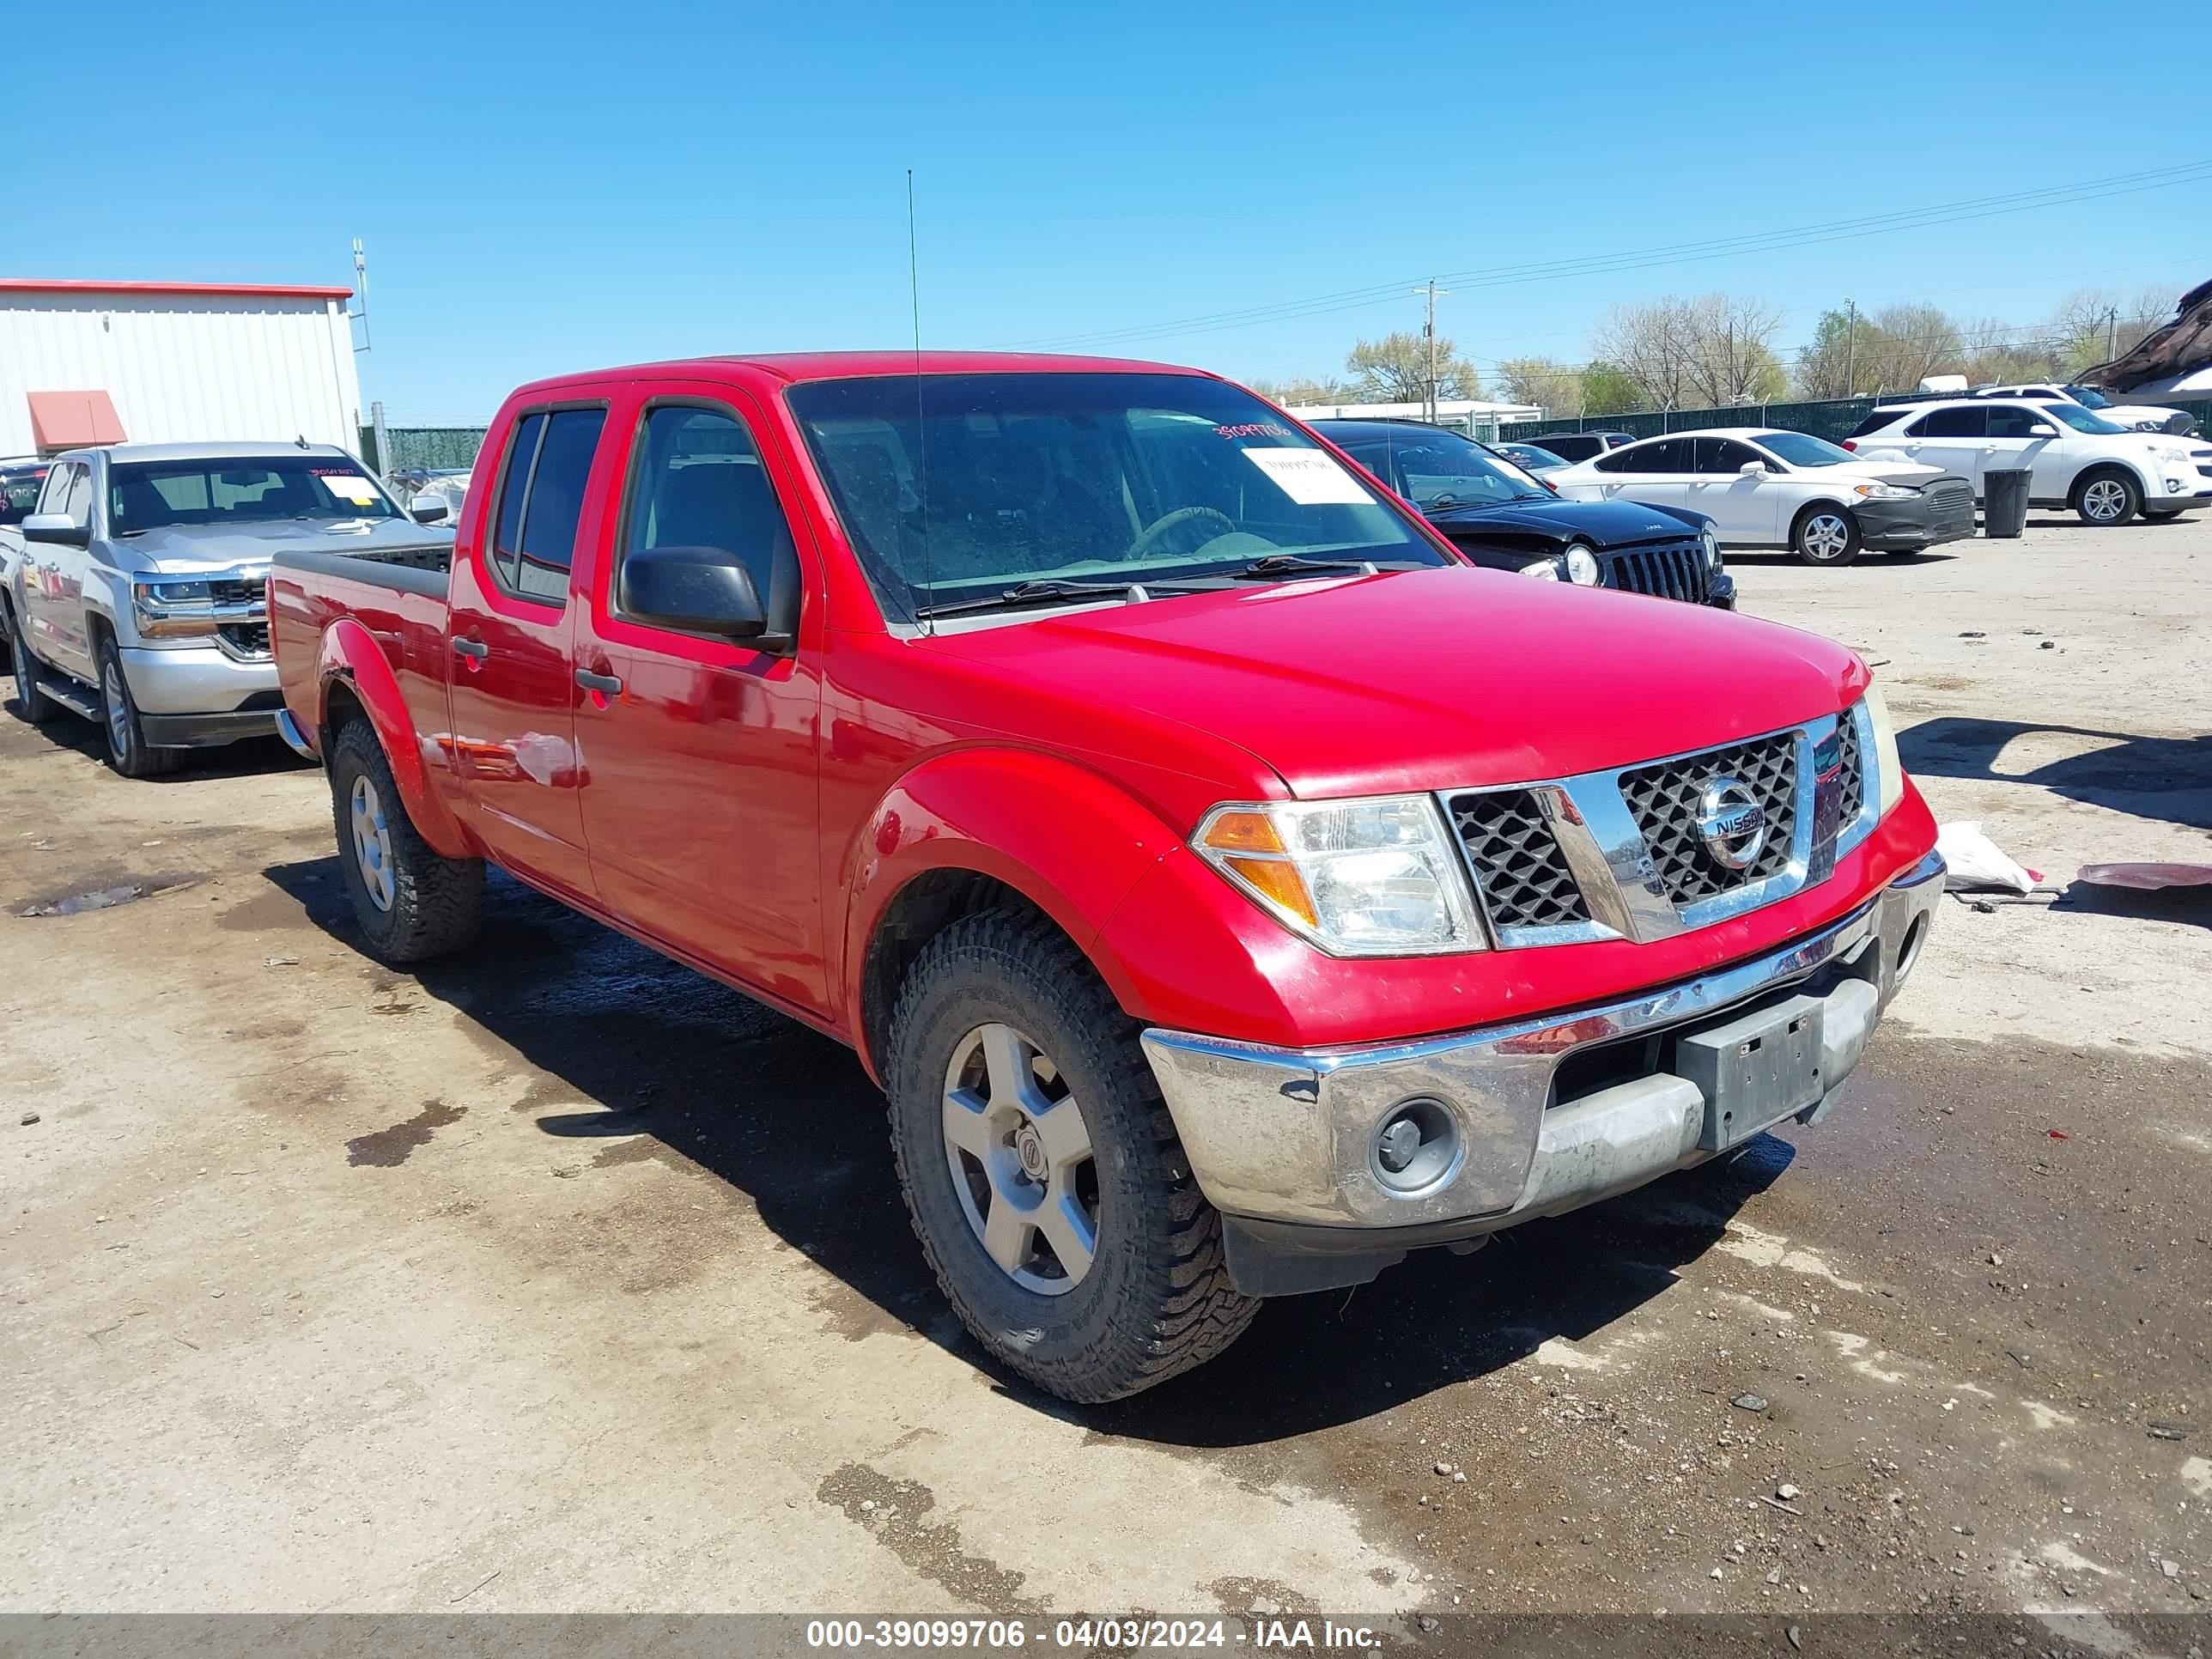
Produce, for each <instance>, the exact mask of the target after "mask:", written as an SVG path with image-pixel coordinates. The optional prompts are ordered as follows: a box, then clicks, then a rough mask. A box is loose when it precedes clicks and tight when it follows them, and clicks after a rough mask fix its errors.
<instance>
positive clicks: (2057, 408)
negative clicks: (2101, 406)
mask: <svg viewBox="0 0 2212 1659" xmlns="http://www.w3.org/2000/svg"><path fill="white" fill-rule="evenodd" d="M2043 412H2044V413H2045V415H2048V416H2051V418H2052V419H2053V420H2059V421H2063V422H2066V424H2067V425H2069V426H2070V427H2072V428H2074V429H2075V431H2076V432H2093V433H2095V434H2096V435H2099V436H2100V437H2105V436H2109V435H2112V434H2113V433H2115V432H2125V431H2126V430H2127V428H2125V427H2124V426H2122V425H2121V424H2120V423H2119V422H2118V421H2108V420H2106V418H2105V417H2104V416H2101V415H2094V414H2092V413H2091V412H2090V411H2089V410H2086V409H2084V408H2082V407H2081V404H2046V405H2045V408H2044V410H2043Z"/></svg>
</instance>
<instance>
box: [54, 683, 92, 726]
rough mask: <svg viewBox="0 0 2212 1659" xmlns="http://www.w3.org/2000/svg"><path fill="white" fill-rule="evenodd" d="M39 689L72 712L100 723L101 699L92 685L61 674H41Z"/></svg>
mask: <svg viewBox="0 0 2212 1659" xmlns="http://www.w3.org/2000/svg"><path fill="white" fill-rule="evenodd" d="M39 690H41V691H43V692H45V693H46V695H47V696H49V697H52V699H53V700H54V701H55V702H58V703H59V704H61V706H62V707H63V708H66V709H68V710H69V711H70V714H76V715H78V716H80V717H82V719H85V720H90V721H91V722H92V723H93V724H94V726H97V725H99V724H100V699H99V698H98V697H97V696H94V694H93V690H92V688H91V687H90V686H88V685H79V684H77V683H76V681H75V680H72V679H69V678H64V676H62V675H59V674H41V675H40V676H39Z"/></svg>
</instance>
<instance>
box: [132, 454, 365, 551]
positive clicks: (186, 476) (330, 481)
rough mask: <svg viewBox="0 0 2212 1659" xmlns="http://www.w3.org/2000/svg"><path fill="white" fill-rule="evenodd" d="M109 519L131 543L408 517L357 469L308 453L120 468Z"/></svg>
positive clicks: (143, 463)
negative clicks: (196, 529) (225, 527)
mask: <svg viewBox="0 0 2212 1659" xmlns="http://www.w3.org/2000/svg"><path fill="white" fill-rule="evenodd" d="M107 515H108V522H109V524H110V525H111V526H112V528H113V531H114V533H115V534H117V535H118V536H128V535H132V534H135V533H136V532H139V531H142V530H160V529H164V528H167V526H172V525H199V524H218V525H219V524H246V523H249V522H254V521H259V520H270V519H312V520H325V519H333V520H335V519H396V518H398V517H399V516H400V513H399V509H398V507H395V506H393V505H392V499H391V497H390V496H388V495H386V494H385V493H384V492H383V490H381V489H379V488H377V486H376V484H375V483H374V481H373V480H372V479H371V478H370V477H369V476H368V474H367V473H366V472H364V471H362V469H361V467H360V466H359V465H356V463H354V462H352V461H349V460H347V459H344V458H343V456H335V455H315V454H301V455H298V456H292V455H256V456H253V457H252V458H251V459H241V458H237V457H230V458H226V457H222V456H214V457H210V459H205V460H192V461H119V462H117V463H116V464H114V465H112V466H110V467H109V468H108V469H107Z"/></svg>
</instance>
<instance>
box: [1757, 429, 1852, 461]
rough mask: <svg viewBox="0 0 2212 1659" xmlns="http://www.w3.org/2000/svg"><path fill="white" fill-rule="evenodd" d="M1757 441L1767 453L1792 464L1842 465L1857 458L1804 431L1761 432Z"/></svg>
mask: <svg viewBox="0 0 2212 1659" xmlns="http://www.w3.org/2000/svg"><path fill="white" fill-rule="evenodd" d="M1757 442H1758V443H1759V447H1761V448H1763V449H1765V451H1766V452H1767V453H1769V454H1770V455H1773V456H1776V457H1778V458H1779V459H1782V460H1784V461H1787V462H1788V463H1789V464H1790V465H1792V466H1843V465H1846V464H1856V463H1857V460H1858V459H1859V458H1858V457H1857V456H1856V455H1854V454H1852V453H1851V452H1850V450H1848V449H1845V448H1844V447H1842V446H1841V445H1840V444H1832V443H1830V442H1829V441H1827V440H1826V438H1815V437H1814V436H1813V435H1811V434H1809V433H1805V432H1762V433H1760V434H1759V437H1758V439H1757Z"/></svg>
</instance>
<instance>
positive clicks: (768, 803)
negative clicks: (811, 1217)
mask: <svg viewBox="0 0 2212 1659" xmlns="http://www.w3.org/2000/svg"><path fill="white" fill-rule="evenodd" d="M618 418H619V419H620V421H621V422H622V426H623V434H622V442H621V443H620V445H619V446H617V447H620V448H622V449H623V450H624V451H625V452H626V454H627V459H626V460H625V462H624V464H623V477H624V479H625V480H626V482H625V483H624V484H623V492H622V500H621V502H620V505H619V508H618V510H617V512H615V513H611V514H610V520H611V522H610V523H609V524H608V526H606V532H605V534H604V535H603V536H602V537H601V538H599V539H597V540H595V541H594V543H593V544H592V552H591V555H590V562H589V564H588V566H587V568H586V569H584V570H583V571H582V572H580V582H581V583H583V584H588V592H589V593H590V595H591V599H590V611H589V614H588V615H586V616H585V617H583V618H582V619H581V620H580V623H579V628H578V635H577V667H578V677H579V679H580V681H581V682H582V684H583V687H584V696H583V699H582V702H581V703H580V707H579V709H578V712H577V717H576V741H577V749H578V752H579V756H580V763H581V772H582V776H583V779H584V787H583V814H584V831H585V835H586V837H587V839H588V841H589V842H590V846H591V852H592V876H593V879H594V880H595V882H596V883H597V885H598V889H599V902H600V903H601V904H602V905H603V906H604V907H605V909H606V910H607V912H608V913H609V914H610V915H611V916H612V917H613V918H614V919H615V920H616V921H619V922H620V923H622V924H623V926H624V927H629V928H631V929H634V930H635V931H636V932H638V933H642V934H644V935H646V936H647V937H648V938H650V939H654V940H656V941H658V942H659V943H661V944H663V945H668V946H671V947H672V948H673V949H674V950H675V951H677V952H678V954H680V955H683V956H685V957H690V958H691V959H692V960H694V961H696V962H697V963H701V964H702V965H704V966H708V967H710V968H713V969H716V970H717V971H719V972H720V973H722V974H725V975H728V976H730V977H732V978H735V979H738V980H741V981H744V982H745V983H747V984H749V985H750V986H753V987H758V988H759V989H761V990H762V991H763V992H765V993H767V994H769V995H770V996H772V997H774V998H776V999H778V1000H781V1001H783V1002H786V1003H788V1004H793V1005H795V1006H799V1007H801V1008H805V1009H812V1010H817V1011H822V1012H826V1011H827V1009H828V1007H829V987H828V982H827V973H826V969H825V968H824V965H823V964H824V963H825V961H826V959H827V957H828V956H829V951H828V948H827V941H826V938H825V927H824V921H823V908H822V860H821V829H820V820H819V811H818V799H817V771H818V747H817V738H818V732H819V722H820V705H821V679H820V674H819V670H818V662H819V647H818V646H812V645H808V644H807V641H809V640H810V639H811V638H814V637H817V636H818V635H819V634H820V631H821V623H820V619H819V617H818V616H816V615H811V614H806V611H807V607H806V605H805V602H803V601H802V599H801V586H802V583H804V582H805V575H804V574H803V570H802V562H801V548H800V543H799V538H798V537H797V536H796V535H795V534H794V530H793V526H794V525H797V524H800V523H802V522H803V521H802V520H800V519H799V516H798V515H797V514H795V513H789V512H787V508H786V503H787V502H791V501H796V500H797V499H798V498H799V481H798V479H797V478H796V477H793V476H792V475H791V473H790V471H789V469H788V464H787V461H786V460H785V459H783V458H782V457H781V456H780V455H779V454H777V453H775V452H774V451H773V449H772V447H770V446H768V445H765V444H763V441H761V439H760V437H759V434H761V433H762V432H763V430H765V429H766V426H765V422H764V421H763V416H762V412H761V410H759V409H758V408H757V406H755V405H753V404H751V403H750V401H748V400H747V399H745V398H744V397H743V395H742V394H741V393H738V392H736V391H735V390H734V389H733V388H732V387H730V386H725V385H720V384H699V385H696V386H695V385H685V384H682V383H675V384H666V385H662V386H656V387H654V388H653V395H652V396H651V397H650V398H646V399H644V400H642V401H641V402H639V403H637V404H632V405H629V406H628V407H626V408H624V409H623V410H621V411H620V412H619V416H618ZM779 471H781V475H782V476H778V473H779ZM654 547H714V548H720V549H722V550H725V551H727V552H730V553H733V554H736V555H737V556H738V557H739V558H740V559H741V560H743V562H744V565H745V567H746V569H747V571H748V573H749V574H750V575H751V577H752V580H753V587H754V591H755V592H757V593H758V594H759V595H760V597H761V599H762V601H763V605H766V607H767V609H768V611H769V627H770V629H772V630H775V632H776V633H778V634H780V635H782V637H781V639H780V640H771V641H745V640H732V639H721V638H714V637H710V636H707V635H694V634H687V633H678V632H675V631H672V630H671V629H665V628H662V627H659V626H655V625H653V624H649V623H643V622H641V621H638V620H636V619H635V618H633V617H629V616H627V615H625V614H624V612H623V602H622V596H623V587H622V566H623V559H624V558H625V557H626V556H628V555H629V553H631V552H632V551H635V550H640V549H645V548H654ZM813 562H814V561H813V552H812V548H811V544H808V545H807V546H806V549H805V568H812V566H813ZM580 591H584V590H582V589H580ZM808 591H810V592H819V591H820V588H819V584H818V582H816V583H812V584H809V585H808ZM817 609H818V607H817ZM802 623H805V624H807V626H806V627H805V628H802V626H801V624H802Z"/></svg>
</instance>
